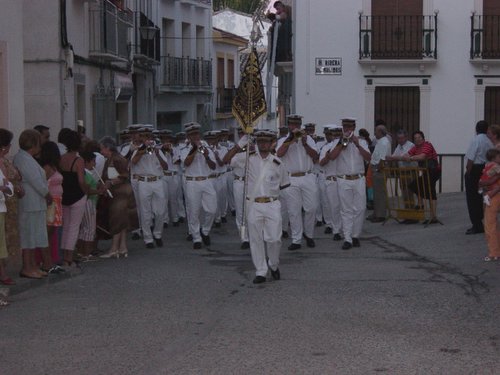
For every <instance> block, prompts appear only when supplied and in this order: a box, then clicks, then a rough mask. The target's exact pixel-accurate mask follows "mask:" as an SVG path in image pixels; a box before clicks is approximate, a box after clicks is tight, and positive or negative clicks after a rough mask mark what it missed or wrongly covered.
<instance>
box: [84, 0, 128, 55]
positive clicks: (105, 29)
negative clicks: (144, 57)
mask: <svg viewBox="0 0 500 375" xmlns="http://www.w3.org/2000/svg"><path fill="white" fill-rule="evenodd" d="M89 16H90V17H89V27H90V44H89V56H90V57H94V58H99V59H105V60H111V61H112V60H115V61H116V60H118V61H127V60H128V59H129V56H130V40H129V33H128V29H129V28H130V27H132V26H133V22H134V20H133V13H132V11H131V10H130V9H121V8H118V7H117V6H116V5H114V4H113V3H112V2H111V1H108V0H98V1H97V2H94V3H90V10H89Z"/></svg>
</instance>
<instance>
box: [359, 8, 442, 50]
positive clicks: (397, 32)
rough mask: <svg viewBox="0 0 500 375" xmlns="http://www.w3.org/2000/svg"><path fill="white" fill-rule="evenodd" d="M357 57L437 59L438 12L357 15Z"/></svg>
mask: <svg viewBox="0 0 500 375" xmlns="http://www.w3.org/2000/svg"><path fill="white" fill-rule="evenodd" d="M359 59H360V60H367V59H370V60H384V59H385V60H392V59H394V60H422V59H437V14H434V15H432V16H364V15H360V16H359Z"/></svg>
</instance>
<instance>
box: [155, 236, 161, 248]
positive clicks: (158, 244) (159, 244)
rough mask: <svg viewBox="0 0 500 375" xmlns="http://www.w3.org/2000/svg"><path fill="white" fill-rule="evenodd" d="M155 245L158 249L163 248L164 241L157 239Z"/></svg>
mask: <svg viewBox="0 0 500 375" xmlns="http://www.w3.org/2000/svg"><path fill="white" fill-rule="evenodd" d="M155 244H156V246H158V247H163V240H162V239H161V238H155Z"/></svg>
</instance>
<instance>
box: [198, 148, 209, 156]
mask: <svg viewBox="0 0 500 375" xmlns="http://www.w3.org/2000/svg"><path fill="white" fill-rule="evenodd" d="M198 152H199V153H200V154H202V155H205V154H206V153H207V152H208V150H207V148H206V147H205V146H200V147H198Z"/></svg>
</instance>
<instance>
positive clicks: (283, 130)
mask: <svg viewBox="0 0 500 375" xmlns="http://www.w3.org/2000/svg"><path fill="white" fill-rule="evenodd" d="M287 136H288V127H286V126H281V127H279V129H278V142H279V140H280V139H281V138H284V139H286V137H287ZM280 203H281V217H282V219H283V220H282V222H281V226H282V229H281V230H282V231H281V238H288V222H289V220H288V208H287V206H286V199H285V197H284V196H283V194H280Z"/></svg>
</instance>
